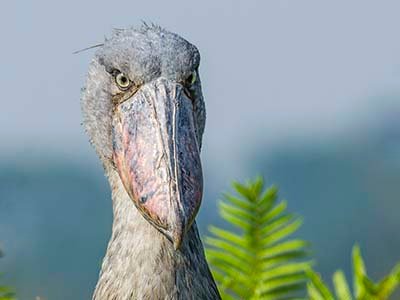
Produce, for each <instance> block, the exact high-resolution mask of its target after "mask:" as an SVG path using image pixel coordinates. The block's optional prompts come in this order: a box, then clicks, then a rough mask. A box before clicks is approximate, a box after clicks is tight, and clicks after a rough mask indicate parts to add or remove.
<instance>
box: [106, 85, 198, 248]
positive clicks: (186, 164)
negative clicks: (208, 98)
mask: <svg viewBox="0 0 400 300" xmlns="http://www.w3.org/2000/svg"><path fill="white" fill-rule="evenodd" d="M112 135H113V160H114V164H115V166H116V168H117V170H118V173H119V176H120V178H121V181H122V183H123V185H124V187H125V189H126V191H127V193H128V194H129V196H130V198H131V199H132V201H133V202H134V203H135V205H136V207H137V208H138V210H139V211H140V212H141V214H142V215H143V217H144V218H146V219H147V220H148V221H149V222H150V223H151V224H152V225H153V226H155V227H156V228H157V229H158V230H159V231H161V232H162V233H163V234H164V235H165V236H166V237H167V238H168V239H169V240H170V241H171V242H172V243H173V244H174V247H175V248H176V249H178V248H179V246H180V244H181V243H182V240H183V238H184V235H185V233H186V232H187V230H188V229H189V228H190V226H191V224H192V223H193V220H194V218H195V216H196V214H197V211H198V209H199V206H200V203H201V198H202V191H203V176H202V169H201V162H200V153H199V146H198V141H197V135H196V127H195V123H194V118H193V103H192V100H191V99H190V98H189V97H188V96H187V95H186V93H185V92H184V88H183V86H182V85H181V84H179V83H176V82H172V81H169V80H167V79H164V78H159V79H157V80H155V81H152V82H150V83H147V84H145V85H143V86H141V87H140V88H139V89H138V91H137V92H136V93H135V94H134V95H133V96H132V97H131V98H129V99H127V100H125V101H123V102H122V103H120V104H118V105H117V106H116V108H115V111H114V114H113V132H112Z"/></svg>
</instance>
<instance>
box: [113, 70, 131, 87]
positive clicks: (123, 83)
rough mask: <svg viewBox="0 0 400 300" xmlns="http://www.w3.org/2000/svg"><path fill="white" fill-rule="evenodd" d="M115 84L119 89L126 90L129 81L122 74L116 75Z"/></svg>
mask: <svg viewBox="0 0 400 300" xmlns="http://www.w3.org/2000/svg"><path fill="white" fill-rule="evenodd" d="M115 82H116V83H117V84H118V86H119V87H120V88H121V89H126V88H127V87H129V85H130V84H131V81H130V80H129V78H128V77H127V76H126V75H125V74H124V73H118V74H117V75H116V76H115Z"/></svg>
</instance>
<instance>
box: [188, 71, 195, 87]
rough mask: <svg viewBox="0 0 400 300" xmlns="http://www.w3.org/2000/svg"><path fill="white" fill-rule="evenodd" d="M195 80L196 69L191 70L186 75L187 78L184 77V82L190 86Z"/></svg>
mask: <svg viewBox="0 0 400 300" xmlns="http://www.w3.org/2000/svg"><path fill="white" fill-rule="evenodd" d="M196 80H197V74H196V71H193V72H192V73H191V74H190V75H189V76H188V78H186V84H187V85H188V86H191V85H193V84H195V83H196Z"/></svg>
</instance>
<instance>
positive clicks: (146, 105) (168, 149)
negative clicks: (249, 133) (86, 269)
mask: <svg viewBox="0 0 400 300" xmlns="http://www.w3.org/2000/svg"><path fill="white" fill-rule="evenodd" d="M199 63H200V55H199V52H198V50H197V48H196V47H195V46H194V45H192V44H190V43H189V42H188V41H186V40H185V39H183V38H182V37H180V36H178V35H177V34H174V33H171V32H169V31H166V30H164V29H162V28H161V27H158V26H147V25H143V26H142V27H141V28H139V29H134V28H130V29H125V30H115V31H114V32H113V34H112V36H111V37H110V38H109V39H106V40H105V42H104V44H103V45H102V46H101V47H100V48H99V49H98V50H97V52H96V54H95V57H94V59H93V60H92V62H91V64H90V67H89V73H88V77H87V81H86V85H85V88H84V89H83V93H82V101H81V104H82V111H83V118H84V125H85V129H86V131H87V133H88V135H89V137H90V141H91V143H92V145H93V146H94V148H95V150H96V152H97V154H98V155H99V157H100V159H101V161H102V163H103V166H104V169H105V173H106V175H107V177H108V179H109V182H110V186H111V190H112V199H113V213H114V220H113V227H112V236H111V239H110V241H109V244H108V248H107V253H106V255H105V258H104V260H103V265H102V269H101V272H100V277H99V281H98V283H97V286H96V289H95V292H94V296H93V299H95V300H108V299H110V300H111V299H115V300H128V299H129V300H131V299H207V300H208V299H210V300H211V299H220V296H219V293H218V290H217V287H216V285H215V282H214V280H213V278H212V275H211V273H210V270H209V267H208V265H207V262H206V259H205V256H204V250H203V246H202V243H201V240H200V237H199V234H198V230H197V226H196V223H195V221H194V218H195V216H196V214H197V211H198V208H199V206H200V202H201V198H202V180H203V179H202V171H201V163H200V155H199V153H200V148H201V140H202V135H203V131H204V125H205V106H204V101H203V96H202V92H201V83H200V78H199V74H198V67H199Z"/></svg>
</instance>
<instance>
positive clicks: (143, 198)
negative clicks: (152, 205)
mask: <svg viewBox="0 0 400 300" xmlns="http://www.w3.org/2000/svg"><path fill="white" fill-rule="evenodd" d="M147 199H148V197H147V196H141V197H140V199H139V201H140V203H141V204H144V203H146V201H147Z"/></svg>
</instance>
